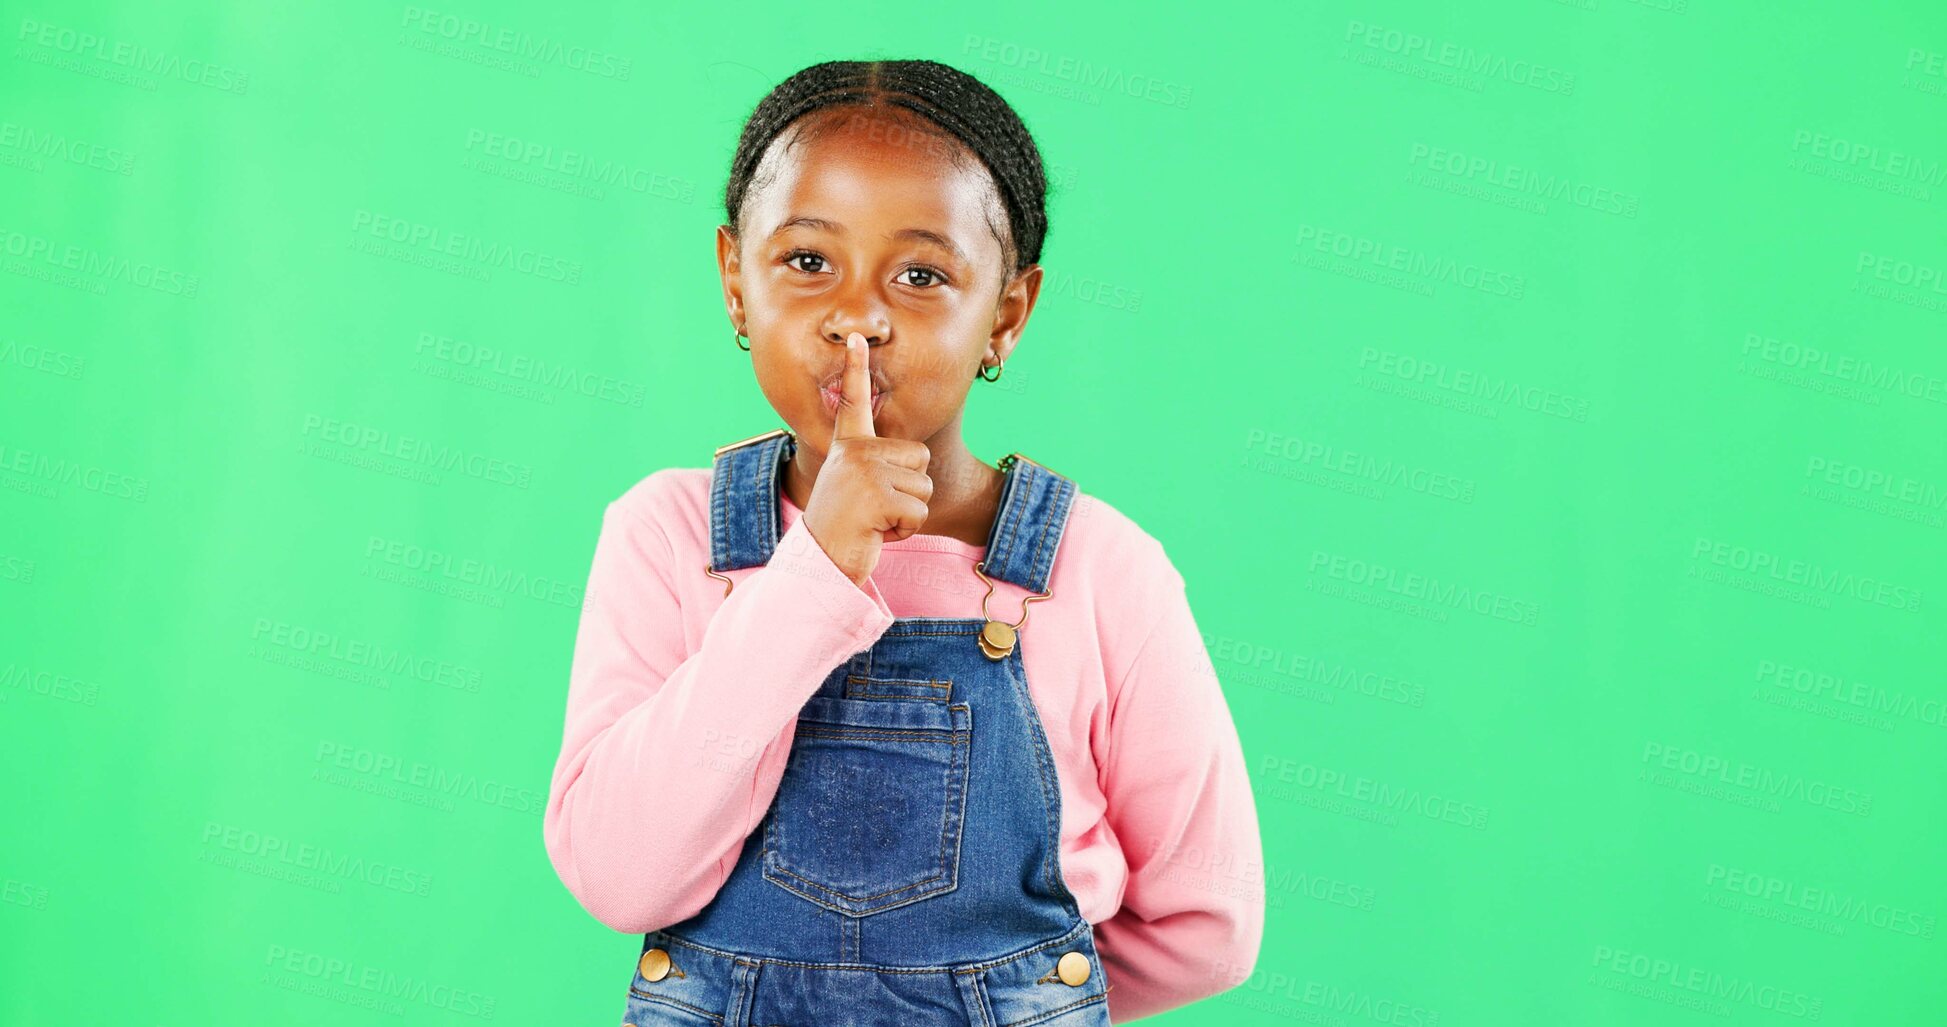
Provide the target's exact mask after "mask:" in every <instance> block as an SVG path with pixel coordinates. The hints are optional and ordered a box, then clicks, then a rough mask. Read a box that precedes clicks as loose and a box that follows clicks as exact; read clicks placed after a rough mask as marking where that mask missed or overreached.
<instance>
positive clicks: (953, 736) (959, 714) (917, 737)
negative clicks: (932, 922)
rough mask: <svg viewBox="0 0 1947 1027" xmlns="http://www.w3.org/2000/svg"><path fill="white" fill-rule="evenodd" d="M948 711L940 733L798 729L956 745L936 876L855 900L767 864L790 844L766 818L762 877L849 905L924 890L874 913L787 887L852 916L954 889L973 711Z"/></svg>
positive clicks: (813, 725)
mask: <svg viewBox="0 0 1947 1027" xmlns="http://www.w3.org/2000/svg"><path fill="white" fill-rule="evenodd" d="M949 710H950V711H951V712H952V713H953V714H956V716H954V723H953V725H952V726H951V727H948V728H943V729H939V730H932V729H927V728H909V729H899V728H860V727H850V726H844V725H841V726H837V727H827V726H826V725H824V724H823V723H822V722H819V721H809V722H800V724H799V726H798V733H799V734H801V735H806V736H809V737H816V738H839V739H844V738H860V739H864V738H875V737H877V738H904V739H906V740H908V741H920V742H924V743H926V744H930V745H951V746H954V747H955V748H952V749H949V750H948V761H947V794H946V795H944V796H942V800H941V804H940V853H939V857H940V864H939V865H940V868H941V869H940V872H939V873H936V874H934V875H932V876H930V877H925V878H921V879H920V880H918V881H914V882H912V883H910V884H905V885H901V886H900V887H898V888H893V889H890V890H888V891H883V892H878V893H876V894H873V895H860V896H854V895H849V894H846V893H845V892H842V891H839V890H837V889H835V888H832V887H830V886H828V885H824V884H820V883H819V882H817V881H814V880H812V879H810V878H808V877H806V876H804V875H803V874H799V873H796V872H794V871H793V870H791V869H790V868H789V867H788V866H783V865H778V866H773V865H772V863H773V861H772V859H771V858H770V857H771V856H772V854H773V853H777V854H779V856H780V858H781V857H782V850H783V849H784V848H785V847H786V845H787V843H788V842H789V837H788V835H786V833H785V829H784V826H783V825H782V824H780V823H779V822H778V818H776V817H772V818H770V820H769V823H768V824H767V826H766V828H765V838H764V846H763V852H762V855H763V856H764V857H765V859H764V877H765V878H766V879H768V880H771V881H773V882H774V883H777V884H779V885H784V884H785V882H783V881H779V880H777V877H776V876H775V875H776V874H782V875H785V876H788V877H791V878H794V879H796V880H798V881H801V882H803V883H804V885H805V886H806V887H808V888H815V889H817V890H818V891H821V892H824V893H826V894H828V895H834V896H838V897H839V898H841V899H845V900H848V901H850V902H851V903H853V904H858V903H865V902H870V901H872V900H874V899H882V898H885V897H886V896H889V895H901V894H904V893H906V892H914V891H919V890H920V889H925V890H923V891H919V894H916V895H913V896H912V897H911V898H910V899H909V900H907V901H902V902H898V903H893V904H887V905H882V906H880V907H879V908H876V909H854V908H852V907H851V906H841V905H837V904H834V903H831V902H826V901H824V900H821V899H819V898H817V897H816V896H812V895H804V893H803V892H801V891H798V890H797V889H795V888H793V889H790V890H791V891H793V892H795V893H797V894H800V895H804V897H805V898H807V899H809V900H810V901H812V902H814V903H817V904H818V905H821V906H824V907H825V908H827V909H831V910H833V911H835V912H840V913H847V914H856V915H869V914H871V913H877V912H883V911H884V910H886V909H892V908H896V907H897V906H902V905H910V904H911V903H912V902H917V901H919V900H921V899H924V898H930V897H932V896H933V895H937V894H941V893H944V892H947V891H951V890H952V889H953V888H954V887H956V886H957V884H958V881H959V867H960V858H959V857H960V842H961V840H962V839H963V837H964V832H965V830H966V793H967V784H966V779H967V775H968V773H969V764H970V762H971V761H970V760H969V759H968V757H967V752H968V749H966V748H959V747H961V746H966V747H969V748H970V747H971V745H972V738H971V736H972V718H973V712H972V709H971V708H970V707H968V706H966V705H964V704H963V705H958V706H952V707H949ZM929 734H932V735H939V734H943V735H946V736H947V737H944V738H928V737H925V736H926V735H929ZM955 791H958V792H959V793H960V809H959V813H958V817H957V822H956V817H955V816H954V813H955V811H954V809H953V801H952V800H953V792H955ZM949 851H951V852H952V855H953V860H952V866H951V867H948V866H947V854H948V852H949ZM948 880H950V881H952V882H954V883H953V884H949V885H947V886H945V887H937V888H926V886H927V885H930V884H932V883H933V882H935V881H948Z"/></svg>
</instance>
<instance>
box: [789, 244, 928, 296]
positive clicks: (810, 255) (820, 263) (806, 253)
mask: <svg viewBox="0 0 1947 1027" xmlns="http://www.w3.org/2000/svg"><path fill="white" fill-rule="evenodd" d="M805 261H810V262H811V263H810V264H809V265H807V264H805V263H804V262H805ZM784 263H785V264H787V265H789V266H791V267H793V268H796V269H797V270H799V271H803V272H805V273H806V274H813V275H818V274H824V273H826V269H825V263H826V261H825V258H824V257H822V256H820V255H819V254H818V253H816V252H814V251H812V250H792V251H791V252H789V253H787V254H785V255H784ZM900 274H902V275H918V276H920V277H919V280H917V281H914V280H912V279H908V280H907V281H906V284H907V285H910V286H913V287H915V288H919V289H930V288H932V287H934V286H936V285H939V284H941V283H942V282H945V281H946V275H944V274H941V273H940V272H939V271H938V270H935V269H934V268H930V267H927V266H925V265H923V264H920V265H915V266H913V267H909V268H907V269H905V270H904V271H901V272H900Z"/></svg>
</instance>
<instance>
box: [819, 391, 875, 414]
mask: <svg viewBox="0 0 1947 1027" xmlns="http://www.w3.org/2000/svg"><path fill="white" fill-rule="evenodd" d="M839 396H840V394H839V392H838V390H836V389H819V390H818V398H820V399H822V400H824V401H825V413H828V414H830V415H832V416H833V417H837V416H838V400H839ZM885 405H886V394H885V393H884V392H881V391H879V390H878V389H873V390H872V416H873V418H875V419H876V418H878V416H879V410H880V408H882V407H884V406H885Z"/></svg>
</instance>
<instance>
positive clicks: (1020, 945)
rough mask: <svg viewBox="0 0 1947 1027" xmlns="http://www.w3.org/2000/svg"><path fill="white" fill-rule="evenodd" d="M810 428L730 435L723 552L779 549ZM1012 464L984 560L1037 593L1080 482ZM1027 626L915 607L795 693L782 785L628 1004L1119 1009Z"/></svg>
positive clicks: (971, 1025)
mask: <svg viewBox="0 0 1947 1027" xmlns="http://www.w3.org/2000/svg"><path fill="white" fill-rule="evenodd" d="M796 444H797V440H796V439H795V438H794V437H793V436H792V435H791V434H790V433H789V432H787V431H785V430H783V429H777V430H774V431H771V432H767V433H765V434H763V435H759V436H757V437H756V438H753V439H747V440H745V441H743V442H739V443H733V444H731V445H729V446H725V447H724V448H722V449H720V450H718V451H717V456H716V461H715V466H714V471H713V478H712V484H711V490H710V538H711V562H712V567H710V568H708V570H711V571H727V570H732V569H736V568H741V567H753V566H757V565H759V564H765V563H768V562H769V561H770V558H771V553H772V551H773V550H774V549H775V548H776V547H777V543H778V539H779V536H780V530H781V525H782V516H781V513H780V511H779V504H778V488H779V484H780V476H781V472H782V469H783V467H784V465H785V464H786V463H787V462H788V461H789V460H790V458H791V454H792V451H793V449H794V447H795V446H796ZM1001 468H1002V470H1003V471H1004V472H1005V474H1006V484H1005V485H1004V486H1003V488H1002V491H1001V503H1000V511H999V514H998V515H997V516H996V517H995V519H994V527H993V530H992V531H991V533H990V534H989V536H988V543H987V553H986V561H985V563H984V565H982V567H981V570H982V571H983V572H984V574H985V576H986V577H988V578H993V579H1000V580H1002V581H1007V582H1010V583H1012V584H1015V585H1018V586H1020V587H1021V588H1024V589H1026V590H1027V591H1028V592H1029V593H1031V595H1030V596H1029V597H1028V601H1033V599H1035V598H1036V597H1037V594H1040V593H1044V592H1045V591H1046V589H1047V582H1048V578H1049V572H1050V569H1051V568H1052V567H1053V565H1054V558H1055V550H1056V547H1057V546H1058V544H1059V543H1060V541H1061V536H1062V530H1063V528H1064V527H1066V525H1067V520H1068V513H1069V509H1070V507H1071V505H1072V503H1073V501H1074V498H1075V495H1076V487H1075V484H1074V483H1073V482H1072V481H1070V480H1069V479H1067V478H1064V477H1063V476H1061V475H1060V474H1057V473H1055V472H1054V471H1051V470H1049V469H1048V468H1046V467H1044V466H1042V465H1040V464H1037V463H1035V462H1033V461H1031V460H1028V459H1027V458H1026V457H1023V456H1021V455H1020V454H1018V453H1015V454H1012V455H1010V456H1009V457H1008V458H1006V459H1005V460H1003V461H1002V463H1001ZM969 573H974V571H973V570H972V569H970V570H969ZM726 580H727V579H726ZM991 591H992V590H991V589H990V590H989V594H990V595H991ZM997 605H998V604H997ZM1025 605H1026V604H1025V603H1024V604H1023V606H1022V608H1021V610H1020V613H1021V614H1022V616H1021V617H1020V620H1021V621H1025V620H1026V616H1025V614H1026V609H1025ZM983 606H985V602H984V601H983ZM991 612H992V613H993V614H994V615H995V616H996V618H999V617H1000V616H1001V615H1002V614H1004V613H1006V612H1011V611H1003V610H1001V609H998V608H996V609H994V610H992V611H991ZM983 639H984V641H983ZM1016 641H1017V640H1016V637H1015V634H1014V631H1013V630H1012V626H1011V625H1010V624H1009V623H1007V622H1006V621H1002V620H998V619H997V620H995V621H991V622H990V621H989V620H988V619H987V618H986V617H968V618H942V617H908V618H900V619H898V620H896V621H895V622H894V623H893V625H892V626H891V627H890V628H888V629H887V630H886V632H885V634H884V635H883V636H881V637H880V638H879V640H878V641H877V642H875V643H873V645H872V647H871V648H870V649H867V650H865V651H863V652H860V653H857V654H856V655H854V656H853V657H852V658H851V659H850V661H848V662H846V663H844V664H841V665H839V666H838V667H837V668H835V669H834V670H833V671H832V672H831V673H830V675H829V676H827V677H826V678H825V680H824V682H823V684H821V685H820V686H819V688H818V691H817V693H816V694H815V695H813V697H812V698H811V699H810V700H809V701H808V702H806V703H805V705H804V707H803V709H802V710H801V711H800V713H799V716H798V722H797V729H796V734H795V736H794V740H793V741H792V744H791V751H790V755H789V758H788V762H787V763H786V766H785V770H784V776H783V779H782V780H781V782H780V783H779V785H778V791H777V796H776V798H775V799H774V800H773V802H772V804H771V807H770V809H769V810H768V811H767V812H766V813H765V815H764V818H763V820H762V821H761V822H760V823H759V825H758V826H757V827H756V828H754V829H753V830H752V832H751V835H750V837H749V838H748V839H746V841H745V843H744V848H743V852H742V854H741V855H740V856H739V857H738V860H737V865H736V866H735V867H734V868H733V869H732V870H731V872H730V875H729V878H728V879H727V880H726V881H725V882H724V884H723V887H722V889H721V890H719V891H718V893H717V895H716V896H715V898H713V899H712V900H711V901H710V904H709V905H707V906H705V907H704V908H703V909H702V910H701V911H700V912H698V913H697V914H696V915H695V916H692V917H690V918H689V919H687V920H685V921H683V922H681V923H678V924H673V925H671V926H669V927H667V928H665V929H662V930H657V931H651V932H649V933H648V934H647V935H644V937H643V953H642V957H641V958H640V960H638V962H637V964H636V974H635V980H634V981H633V982H632V983H631V984H630V986H629V999H628V1006H627V1009H626V1012H625V1014H624V1016H623V1020H624V1021H625V1022H626V1023H628V1024H633V1025H635V1027H662V1025H668V1024H680V1025H684V1027H706V1025H707V1027H933V1025H960V1027H1026V1025H1029V1024H1034V1025H1043V1024H1045V1025H1047V1027H1102V1025H1104V1024H1107V1023H1109V1014H1108V1001H1107V999H1108V996H1107V992H1108V982H1107V981H1106V980H1104V974H1103V972H1102V965H1101V962H1100V961H1099V960H1098V959H1097V958H1096V951H1095V931H1094V927H1093V926H1092V925H1091V924H1089V923H1088V922H1087V921H1086V920H1084V919H1082V916H1081V913H1080V911H1079V909H1078V907H1077V906H1076V903H1075V897H1074V895H1073V894H1072V893H1070V892H1069V890H1068V886H1067V884H1066V883H1065V882H1063V880H1062V878H1061V870H1060V863H1059V860H1058V857H1059V851H1060V849H1059V846H1060V825H1061V796H1060V793H1059V791H1058V786H1057V782H1056V778H1055V765H1054V758H1053V756H1052V754H1051V753H1050V752H1049V749H1048V740H1047V736H1046V735H1045V734H1044V733H1043V731H1042V727H1041V720H1040V715H1039V714H1038V713H1037V712H1036V710H1035V707H1034V703H1033V701H1032V699H1031V698H1030V696H1029V693H1028V687H1027V678H1026V676H1025V674H1024V673H1023V671H1022V663H1021V651H1020V649H1019V648H1018V646H1017V645H1016ZM672 786H675V787H680V786H678V785H672Z"/></svg>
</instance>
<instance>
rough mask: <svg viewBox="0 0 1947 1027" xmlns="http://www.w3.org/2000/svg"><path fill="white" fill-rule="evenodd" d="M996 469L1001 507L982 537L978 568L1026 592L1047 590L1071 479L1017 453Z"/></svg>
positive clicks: (1071, 496)
mask: <svg viewBox="0 0 1947 1027" xmlns="http://www.w3.org/2000/svg"><path fill="white" fill-rule="evenodd" d="M1001 469H1002V470H1003V471H1005V472H1006V474H1007V483H1006V484H1005V485H1003V486H1001V505H1000V512H999V513H998V514H996V515H995V516H994V528H993V531H992V532H991V533H989V535H988V537H987V558H986V560H985V561H984V562H983V563H982V564H981V573H983V574H985V575H987V576H988V577H990V578H998V579H1000V580H1002V581H1006V582H1009V583H1011V584H1015V585H1019V586H1021V587H1022V588H1024V589H1027V590H1028V591H1029V592H1046V591H1047V590H1048V575H1049V573H1050V572H1051V571H1052V570H1053V568H1054V565H1055V550H1056V548H1058V547H1059V546H1060V545H1061V537H1062V534H1063V533H1064V532H1065V531H1066V530H1067V528H1068V512H1069V511H1070V510H1071V509H1073V507H1074V505H1075V495H1076V492H1077V488H1076V485H1075V483H1074V482H1073V481H1070V480H1069V479H1067V478H1065V477H1063V476H1062V475H1061V474H1059V473H1057V472H1055V471H1052V470H1049V469H1048V468H1047V467H1045V466H1043V465H1041V464H1038V463H1035V462H1034V461H1033V460H1030V459H1028V458H1027V457H1025V456H1022V455H1021V454H1019V453H1010V454H1008V455H1007V456H1006V457H1005V458H1004V459H1002V461H1001Z"/></svg>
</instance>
